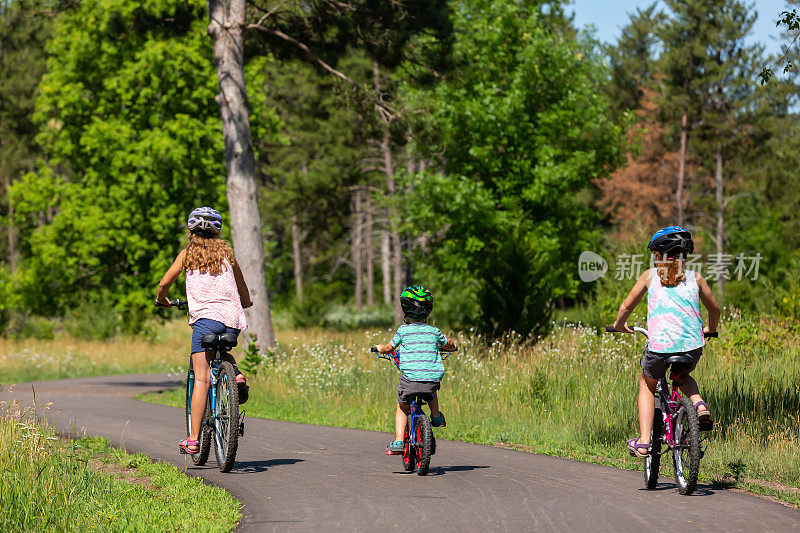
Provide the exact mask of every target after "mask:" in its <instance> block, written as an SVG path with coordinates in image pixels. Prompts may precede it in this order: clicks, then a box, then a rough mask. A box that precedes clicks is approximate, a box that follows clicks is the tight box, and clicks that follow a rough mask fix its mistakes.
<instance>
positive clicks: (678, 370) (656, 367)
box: [642, 347, 703, 379]
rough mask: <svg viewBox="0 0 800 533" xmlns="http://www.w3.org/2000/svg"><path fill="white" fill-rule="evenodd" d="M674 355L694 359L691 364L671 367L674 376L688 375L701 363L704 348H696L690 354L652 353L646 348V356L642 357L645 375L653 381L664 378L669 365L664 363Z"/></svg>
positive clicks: (679, 364) (677, 364)
mask: <svg viewBox="0 0 800 533" xmlns="http://www.w3.org/2000/svg"><path fill="white" fill-rule="evenodd" d="M673 355H688V356H689V357H691V358H692V362H691V363H686V364H683V363H675V364H673V365H672V366H671V367H670V368H671V371H672V373H673V374H688V373H689V372H691V371H692V370H694V369H695V367H696V366H697V363H698V362H699V361H700V357H702V355H703V348H702V347H701V348H695V349H694V350H690V351H688V352H675V353H662V352H651V351H650V350H648V349H647V348H645V349H644V355H643V356H642V371H643V372H644V375H645V376H647V377H649V378H652V379H661V378H663V377H664V376H665V375H666V373H667V365H666V363H665V362H664V361H666V359H667V357H670V356H673Z"/></svg>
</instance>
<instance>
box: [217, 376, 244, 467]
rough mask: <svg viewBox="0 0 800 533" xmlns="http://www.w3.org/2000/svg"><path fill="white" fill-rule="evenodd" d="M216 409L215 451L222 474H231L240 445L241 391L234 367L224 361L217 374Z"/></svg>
mask: <svg viewBox="0 0 800 533" xmlns="http://www.w3.org/2000/svg"><path fill="white" fill-rule="evenodd" d="M216 387H217V399H216V403H217V405H216V406H215V409H214V450H215V451H216V455H217V466H219V470H220V472H230V471H231V469H232V468H233V464H234V462H235V460H236V448H237V447H238V445H239V391H238V389H237V387H236V373H235V372H234V370H233V365H231V364H230V363H229V362H227V361H223V362H222V363H220V365H219V371H218V373H217V383H216Z"/></svg>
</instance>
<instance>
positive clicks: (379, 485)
mask: <svg viewBox="0 0 800 533" xmlns="http://www.w3.org/2000/svg"><path fill="white" fill-rule="evenodd" d="M183 378H184V377H183V376H177V375H174V374H172V375H170V374H147V375H127V376H108V377H95V378H76V379H64V380H58V381H42V382H36V383H34V384H30V383H29V384H21V385H16V386H14V388H13V389H12V390H9V387H8V386H3V390H2V391H0V402H6V403H10V402H11V401H13V400H14V399H16V400H18V401H19V402H20V403H21V404H22V405H23V406H30V405H31V404H32V402H33V393H32V390H33V389H35V392H36V405H37V410H38V411H39V412H42V411H43V410H44V408H45V406H46V405H47V403H48V402H52V405H51V406H50V407H49V408H48V409H47V410H46V411H45V416H46V418H47V419H48V420H49V421H50V422H51V423H52V425H53V426H54V427H55V428H56V429H57V430H58V431H59V432H61V433H62V434H64V435H68V436H84V435H90V436H102V437H106V438H107V439H108V440H109V441H110V443H111V444H112V445H113V446H118V447H123V448H125V449H126V450H128V451H131V452H137V453H138V452H141V453H145V454H147V455H149V456H150V457H153V458H155V459H159V460H162V461H166V462H169V463H173V464H175V465H178V466H179V467H181V468H183V467H185V468H186V471H187V473H188V474H189V475H192V476H198V477H201V478H203V479H204V480H206V481H208V482H209V483H212V484H214V485H218V486H221V487H224V488H225V489H227V490H228V491H230V493H231V494H233V496H234V497H236V498H237V499H239V500H240V501H241V502H242V503H243V504H244V510H243V518H242V521H241V524H240V525H239V528H238V529H239V530H241V531H319V530H321V529H323V528H336V529H343V530H347V531H402V530H409V531H433V530H436V531H458V532H459V533H464V532H471V531H485V530H489V529H494V530H501V531H503V530H505V531H523V530H525V531H542V530H562V531H563V530H572V531H575V530H587V529H588V530H592V531H595V530H601V529H610V530H616V531H637V532H641V531H646V530H650V529H654V528H658V529H672V528H679V529H678V530H686V529H687V528H691V529H692V530H697V531H712V530H715V531H719V530H720V529H723V528H724V529H725V530H727V531H780V532H786V531H791V530H795V531H800V511H798V510H796V509H793V508H790V507H787V506H784V505H781V504H779V503H775V502H772V501H768V500H765V499H761V498H757V497H755V496H750V495H747V494H743V493H740V492H736V491H733V490H723V489H719V488H717V487H711V486H707V485H699V486H698V489H697V492H696V493H695V494H694V495H692V496H681V495H680V494H678V491H677V488H676V487H675V484H674V481H673V480H672V478H667V477H662V478H661V483H660V484H659V486H658V487H657V488H656V489H655V490H652V491H647V490H644V489H643V488H642V484H643V479H642V473H641V472H634V471H629V470H620V469H615V468H610V467H605V466H599V465H593V464H589V463H581V462H578V461H573V460H569V459H560V458H556V457H548V456H543V455H536V454H530V453H525V452H517V451H513V450H507V449H503V448H494V447H490V446H480V445H476V444H467V443H463V442H453V441H444V440H438V439H437V452H436V455H434V456H433V458H432V459H431V470H430V473H429V474H428V476H426V477H421V476H418V475H417V474H416V473H410V474H409V473H405V472H403V468H402V461H401V458H400V457H399V456H387V455H385V454H384V449H385V446H386V443H387V442H388V441H389V440H390V439H391V435H390V434H389V433H388V432H387V433H381V432H374V431H362V430H355V429H342V428H333V427H325V426H312V425H305V424H295V423H290V422H280V421H275V420H264V419H255V418H247V419H246V427H245V437H244V439H240V441H239V451H238V453H237V456H236V466H235V467H234V469H233V471H232V472H230V473H227V474H222V473H220V472H219V470H218V469H217V466H216V459H215V457H214V453H213V450H212V453H211V456H210V458H209V461H208V464H207V465H206V466H204V467H196V466H194V465H193V464H192V462H191V459H189V458H188V457H187V456H184V455H180V454H179V453H178V446H177V442H178V440H179V439H181V438H183V437H184V436H185V435H184V428H185V421H184V420H185V419H184V412H183V409H179V408H175V407H167V406H163V405H155V404H150V403H146V402H142V401H139V400H137V399H135V398H134V396H135V395H137V394H140V393H143V392H148V391H160V390H166V389H170V388H176V387H183V385H184V384H183ZM244 407H245V408H246V407H247V406H246V405H245V406H244ZM332 408H335V406H332ZM445 409H446V408H445ZM450 423H451V424H458V423H459V421H458V420H451V421H450ZM387 429H388V428H387ZM712 445H713V443H712ZM623 452H624V449H623V446H622V444H620V453H623ZM701 468H702V466H701ZM666 510H670V512H664V511H666Z"/></svg>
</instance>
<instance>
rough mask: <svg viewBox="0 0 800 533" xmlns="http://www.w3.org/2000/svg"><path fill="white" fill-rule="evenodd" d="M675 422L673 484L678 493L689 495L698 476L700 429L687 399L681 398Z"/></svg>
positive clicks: (694, 412) (695, 484) (695, 413)
mask: <svg viewBox="0 0 800 533" xmlns="http://www.w3.org/2000/svg"><path fill="white" fill-rule="evenodd" d="M679 405H680V407H678V414H677V416H676V421H675V442H676V446H675V448H674V449H673V450H672V458H673V463H674V465H675V482H676V483H677V484H678V492H680V493H681V494H691V493H692V492H694V489H695V487H697V476H698V475H699V474H700V427H699V423H698V421H697V412H696V411H695V410H694V406H693V405H692V402H691V401H690V400H689V399H688V398H681V400H680V403H679Z"/></svg>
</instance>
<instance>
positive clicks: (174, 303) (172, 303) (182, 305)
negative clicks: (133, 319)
mask: <svg viewBox="0 0 800 533" xmlns="http://www.w3.org/2000/svg"><path fill="white" fill-rule="evenodd" d="M167 301H168V302H169V305H164V304H160V303H158V302H155V303H154V305H155V306H156V307H177V308H178V309H180V310H181V311H185V310H186V309H188V308H189V302H187V301H186V300H181V299H178V298H176V299H175V300H167Z"/></svg>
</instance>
